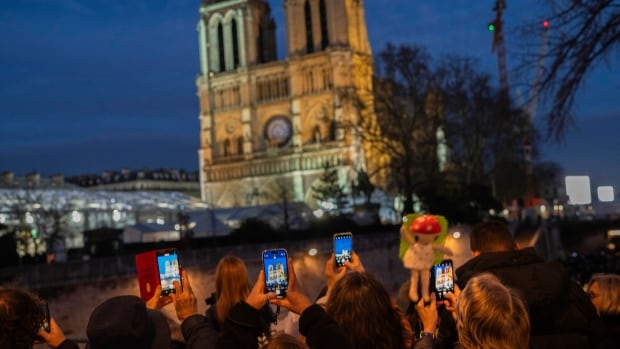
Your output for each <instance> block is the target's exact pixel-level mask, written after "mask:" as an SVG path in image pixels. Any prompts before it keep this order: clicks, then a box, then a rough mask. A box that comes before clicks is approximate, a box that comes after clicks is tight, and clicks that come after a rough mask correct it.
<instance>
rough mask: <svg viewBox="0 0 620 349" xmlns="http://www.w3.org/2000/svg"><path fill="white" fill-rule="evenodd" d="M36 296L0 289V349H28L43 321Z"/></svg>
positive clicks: (14, 290) (40, 303)
mask: <svg viewBox="0 0 620 349" xmlns="http://www.w3.org/2000/svg"><path fill="white" fill-rule="evenodd" d="M43 304H44V303H43V302H42V301H41V300H40V299H39V297H37V296H36V295H34V294H32V293H30V292H28V291H25V290H19V289H11V288H0V348H12V349H30V348H32V345H33V343H34V341H35V339H36V338H37V333H38V332H39V328H40V327H41V324H42V323H43V320H44V316H45V315H44V314H43V310H41V305H43Z"/></svg>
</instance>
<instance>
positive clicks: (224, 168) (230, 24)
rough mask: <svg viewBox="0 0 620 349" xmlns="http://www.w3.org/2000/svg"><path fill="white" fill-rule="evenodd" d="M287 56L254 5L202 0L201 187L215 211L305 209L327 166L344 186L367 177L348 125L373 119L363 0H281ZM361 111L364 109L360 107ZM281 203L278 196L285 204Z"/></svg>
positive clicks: (248, 0) (260, 4)
mask: <svg viewBox="0 0 620 349" xmlns="http://www.w3.org/2000/svg"><path fill="white" fill-rule="evenodd" d="M283 6H284V15H285V21H284V22H285V24H286V43H287V50H286V57H285V58H284V59H282V60H278V57H277V50H276V42H277V41H276V35H275V33H276V30H275V29H276V28H275V21H274V19H273V17H272V15H271V9H270V7H269V4H268V3H267V2H266V1H262V0H203V1H202V4H201V6H200V20H199V22H198V27H197V31H198V35H199V42H200V76H199V77H198V78H197V80H196V85H197V90H198V92H197V93H198V97H199V99H200V116H199V117H200V149H199V151H198V155H199V161H200V177H201V178H200V180H201V195H202V199H203V200H204V201H206V202H207V203H209V204H211V205H212V206H213V207H233V206H248V205H259V204H267V203H275V202H283V201H303V202H306V203H307V204H308V205H309V206H310V207H316V200H315V199H313V198H314V195H313V193H312V192H313V190H312V187H313V185H315V184H316V183H317V181H319V180H320V177H321V176H322V174H323V173H324V172H325V168H326V167H329V168H331V169H336V170H337V173H338V180H339V182H340V184H341V185H343V186H345V187H346V188H350V185H351V183H352V182H353V181H354V179H355V177H356V171H357V170H360V169H364V170H368V167H369V166H372V164H370V161H369V158H370V156H369V150H368V149H367V147H366V146H365V145H364V144H363V142H362V140H361V138H360V137H359V135H358V134H357V133H356V131H355V129H354V125H356V124H357V120H359V118H360V117H362V116H364V115H365V114H362V113H372V111H373V110H374V108H373V100H372V53H371V49H370V45H369V42H368V37H367V31H366V21H365V19H364V8H363V2H362V1H361V0H284V4H283ZM362 105H363V107H361V106H362ZM284 196H286V197H284Z"/></svg>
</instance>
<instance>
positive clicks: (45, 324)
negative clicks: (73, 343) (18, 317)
mask: <svg viewBox="0 0 620 349" xmlns="http://www.w3.org/2000/svg"><path fill="white" fill-rule="evenodd" d="M41 311H42V312H43V321H41V328H42V329H43V330H45V332H47V333H49V332H50V331H51V328H50V308H49V306H48V305H47V303H44V304H42V305H41Z"/></svg>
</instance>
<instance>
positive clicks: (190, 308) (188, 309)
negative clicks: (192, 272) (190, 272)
mask: <svg viewBox="0 0 620 349" xmlns="http://www.w3.org/2000/svg"><path fill="white" fill-rule="evenodd" d="M174 290H175V293H171V294H170V298H172V302H173V303H174V310H175V311H176V313H177V318H179V321H183V320H185V319H187V318H188V317H190V316H192V315H196V314H198V302H197V300H196V296H195V295H194V292H193V291H192V286H191V285H190V282H189V277H188V276H187V273H186V272H185V270H183V273H182V274H181V283H179V282H178V281H174Z"/></svg>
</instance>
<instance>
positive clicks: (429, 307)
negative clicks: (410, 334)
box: [414, 273, 530, 349]
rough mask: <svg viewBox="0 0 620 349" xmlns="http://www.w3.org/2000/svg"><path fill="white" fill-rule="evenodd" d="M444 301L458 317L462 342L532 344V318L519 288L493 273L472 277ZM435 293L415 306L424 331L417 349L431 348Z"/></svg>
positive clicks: (472, 347)
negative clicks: (515, 288)
mask: <svg viewBox="0 0 620 349" xmlns="http://www.w3.org/2000/svg"><path fill="white" fill-rule="evenodd" d="M445 298H446V299H445V300H444V301H442V302H441V303H439V304H445V306H446V309H447V310H448V311H450V312H451V313H452V316H453V318H454V320H455V321H456V324H457V325H456V326H457V332H458V341H459V346H457V347H462V348H464V349H476V348H506V349H529V348H530V321H529V315H528V310H527V305H526V304H525V301H524V300H523V298H522V297H521V296H520V294H519V293H518V291H516V290H514V289H512V288H510V287H507V286H505V285H504V284H502V282H501V281H500V280H499V279H498V278H497V277H495V276H494V275H492V274H490V273H484V274H480V275H477V276H475V277H473V278H472V279H471V280H469V282H468V283H467V285H466V286H465V288H464V289H463V290H462V291H461V290H460V289H459V287H458V286H455V289H454V293H448V294H446V297H445ZM437 305H438V303H437V301H436V299H435V295H434V294H432V295H431V301H430V302H429V303H425V302H423V301H422V300H420V301H418V302H417V303H416V306H415V310H416V312H417V313H418V316H419V317H420V321H421V322H422V326H423V331H422V333H421V335H420V340H418V341H417V342H416V343H415V346H414V349H431V348H433V344H434V341H435V338H436V328H437V325H438V322H439V316H438V312H437Z"/></svg>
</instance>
